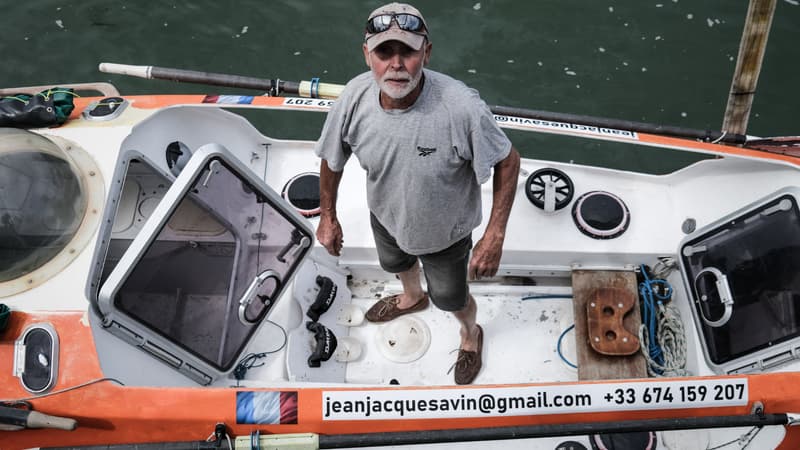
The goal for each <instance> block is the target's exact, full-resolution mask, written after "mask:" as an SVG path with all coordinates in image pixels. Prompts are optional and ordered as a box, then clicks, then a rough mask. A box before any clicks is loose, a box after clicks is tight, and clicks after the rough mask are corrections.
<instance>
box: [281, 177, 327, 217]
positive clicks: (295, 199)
mask: <svg viewBox="0 0 800 450" xmlns="http://www.w3.org/2000/svg"><path fill="white" fill-rule="evenodd" d="M281 197H283V198H284V200H286V201H287V202H289V204H290V205H292V206H293V207H294V209H296V210H297V212H299V213H300V214H302V215H304V216H305V217H317V216H318V215H319V174H318V173H315V172H306V173H301V174H299V175H296V176H294V177H293V178H292V179H291V180H289V181H288V182H286V185H285V186H284V187H283V191H282V192H281Z"/></svg>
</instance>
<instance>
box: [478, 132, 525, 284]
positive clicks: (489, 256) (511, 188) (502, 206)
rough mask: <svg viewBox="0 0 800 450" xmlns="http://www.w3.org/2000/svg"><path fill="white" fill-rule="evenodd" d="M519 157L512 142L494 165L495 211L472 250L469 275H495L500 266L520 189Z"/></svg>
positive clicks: (493, 198)
mask: <svg viewBox="0 0 800 450" xmlns="http://www.w3.org/2000/svg"><path fill="white" fill-rule="evenodd" d="M519 159H520V158H519V152H518V151H517V149H515V148H514V147H513V146H512V147H511V152H509V154H508V156H506V157H505V159H503V160H502V161H500V162H499V163H497V164H496V165H495V166H494V176H493V178H492V191H493V195H492V213H491V216H490V217H489V223H488V224H486V231H484V233H483V237H482V238H481V239H480V240H479V241H478V243H477V244H475V248H474V249H473V251H472V259H471V260H470V262H469V272H468V274H469V278H470V279H473V280H479V279H480V278H481V277H493V276H495V274H497V269H498V268H499V267H500V257H501V256H502V255H503V241H504V240H505V237H506V225H507V224H508V216H509V214H510V213H511V206H512V205H513V204H514V196H515V195H516V193H517V179H518V178H519Z"/></svg>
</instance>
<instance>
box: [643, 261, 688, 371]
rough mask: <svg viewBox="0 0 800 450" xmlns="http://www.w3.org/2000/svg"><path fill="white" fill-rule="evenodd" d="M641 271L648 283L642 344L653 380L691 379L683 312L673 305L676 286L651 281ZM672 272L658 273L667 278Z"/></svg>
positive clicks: (656, 280) (644, 298)
mask: <svg viewBox="0 0 800 450" xmlns="http://www.w3.org/2000/svg"><path fill="white" fill-rule="evenodd" d="M662 263H663V262H662ZM673 264H674V263H673ZM640 269H641V272H642V277H643V278H644V281H642V282H641V283H640V284H639V294H640V295H641V301H642V326H641V327H640V328H639V342H640V344H641V348H642V354H644V356H645V359H646V360H647V372H648V374H650V376H653V377H675V376H687V375H689V372H688V371H687V370H686V333H685V331H684V328H683V321H682V319H681V313H680V311H679V310H678V308H677V307H676V306H675V305H673V304H672V303H671V302H670V299H671V298H672V292H673V290H672V286H670V284H669V283H668V282H667V281H666V279H661V278H653V279H651V278H650V277H649V276H648V274H647V268H646V267H645V266H644V265H642V266H641V267H640ZM668 271H669V269H667V270H662V271H659V272H657V273H658V274H659V276H663V275H665V273H666V272H668Z"/></svg>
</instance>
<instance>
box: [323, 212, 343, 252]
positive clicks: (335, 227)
mask: <svg viewBox="0 0 800 450" xmlns="http://www.w3.org/2000/svg"><path fill="white" fill-rule="evenodd" d="M317 241H319V243H320V244H322V246H323V247H325V249H326V250H328V253H330V254H331V255H333V256H340V255H341V254H342V242H343V239H342V226H341V225H340V224H339V219H337V218H336V217H324V216H323V217H321V218H320V220H319V225H318V226H317Z"/></svg>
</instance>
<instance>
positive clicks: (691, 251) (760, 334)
mask: <svg viewBox="0 0 800 450" xmlns="http://www.w3.org/2000/svg"><path fill="white" fill-rule="evenodd" d="M798 199H800V189H797V188H786V189H783V190H781V191H778V192H776V193H774V194H772V195H770V196H768V197H766V198H764V199H761V200H759V201H757V202H755V203H753V204H751V205H748V206H747V207H745V208H743V209H741V210H739V211H736V212H735V213H733V214H731V215H729V216H727V217H723V218H722V219H720V220H718V221H716V222H714V223H712V224H710V225H708V226H706V227H704V228H703V229H701V230H698V231H696V232H695V233H693V234H691V235H689V236H687V237H686V238H685V239H684V240H683V242H682V243H681V246H680V249H679V255H680V265H681V270H682V273H683V279H684V283H685V285H686V291H687V293H688V294H689V296H690V298H691V300H690V301H691V302H692V313H693V316H694V320H695V324H696V325H697V328H698V330H699V332H700V338H701V341H702V344H703V350H704V353H705V356H706V360H707V361H708V363H709V365H710V366H711V367H712V368H713V369H714V370H715V371H716V372H717V373H745V372H756V371H763V370H766V369H769V368H772V367H775V366H778V365H780V364H783V363H786V362H789V361H792V360H795V359H797V358H800V339H798V338H800V209H798Z"/></svg>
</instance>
